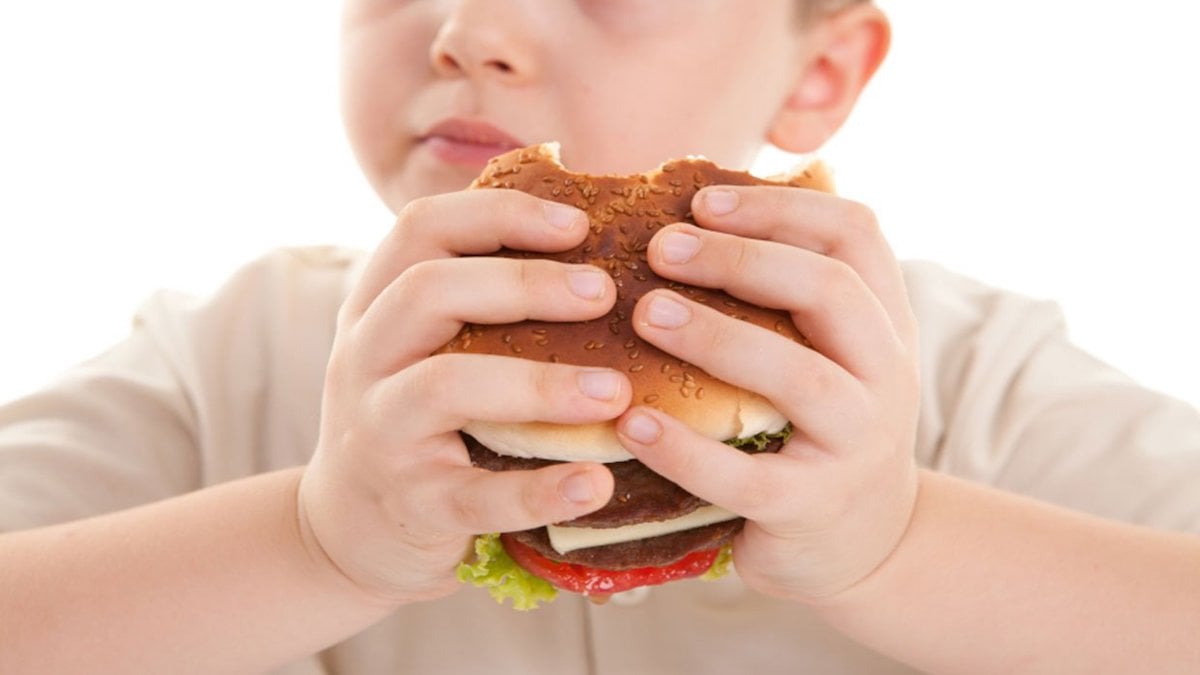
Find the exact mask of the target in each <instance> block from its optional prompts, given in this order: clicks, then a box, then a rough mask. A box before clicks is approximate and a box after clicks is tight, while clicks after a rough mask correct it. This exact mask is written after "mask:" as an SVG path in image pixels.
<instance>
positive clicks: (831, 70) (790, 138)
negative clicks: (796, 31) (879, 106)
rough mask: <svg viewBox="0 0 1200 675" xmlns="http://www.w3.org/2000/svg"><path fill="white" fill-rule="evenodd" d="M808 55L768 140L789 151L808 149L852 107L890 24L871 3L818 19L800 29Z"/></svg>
mask: <svg viewBox="0 0 1200 675" xmlns="http://www.w3.org/2000/svg"><path fill="white" fill-rule="evenodd" d="M801 39H804V40H806V41H807V42H808V44H807V45H806V51H805V54H806V55H807V58H806V59H805V61H806V63H805V65H804V67H803V68H801V69H800V74H799V76H798V77H797V80H796V83H795V86H794V87H793V88H792V92H791V94H790V95H789V96H788V97H787V99H786V100H785V101H784V103H783V106H782V107H781V108H780V110H779V113H778V114H777V115H776V116H775V119H774V120H773V122H772V124H771V128H770V130H769V131H768V134H767V140H768V141H770V142H771V143H772V144H774V145H776V146H777V147H779V148H780V149H782V150H786V151H788V152H799V153H804V152H813V151H815V150H817V149H818V148H820V147H821V146H822V145H824V143H825V142H826V141H827V140H829V138H830V137H831V136H833V134H834V132H836V131H837V130H838V129H839V128H841V126H842V124H843V123H845V121H846V119H847V118H848V117H849V116H850V112H851V111H852V110H853V109H854V104H855V103H856V102H857V101H858V97H859V95H860V94H861V93H862V91H863V89H864V88H865V87H866V85H867V82H869V81H870V79H871V77H872V76H873V75H874V74H875V71H876V70H878V69H879V66H880V65H881V64H882V63H883V59H884V57H885V56H886V55H887V51H888V46H889V44H890V40H891V28H890V25H889V24H888V21H887V17H886V16H884V14H883V12H881V11H880V10H879V9H878V8H877V7H875V5H874V3H856V4H854V5H853V6H851V7H849V8H847V9H844V10H841V11H839V12H835V13H833V14H830V15H828V16H825V17H822V18H819V19H817V20H816V23H815V24H814V25H812V26H810V27H809V28H807V29H806V30H805V33H804V34H803V36H802V38H801Z"/></svg>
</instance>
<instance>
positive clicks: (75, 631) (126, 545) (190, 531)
mask: <svg viewBox="0 0 1200 675" xmlns="http://www.w3.org/2000/svg"><path fill="white" fill-rule="evenodd" d="M299 478H300V471H299V469H294V470H288V471H281V472H277V473H272V474H266V475H262V476H256V477H254V478H249V479H245V480H240V481H236V482H233V483H228V484H225V485H220V486H217V487H213V488H209V489H206V490H203V491H200V492H197V493H193V494H190V495H185V496H182V497H179V498H175V499H171V500H167V501H164V502H160V503H157V504H152V505H148V506H144V507H140V508H136V509H131V510H128V511H123V512H119V513H115V514H111V515H107V516H101V517H96V518H91V519H88V520H83V521H78V522H74V523H67V524H64V525H59V526H54V527H48V528H42V529H38V530H30V531H26V532H15V533H10V534H6V535H3V536H0V579H2V583H0V637H2V639H0V645H2V647H0V672H5V673H24V672H90V673H100V672H145V673H150V672H163V673H165V672H171V673H185V672H205V673H210V672H260V671H263V670H266V669H269V668H271V667H273V666H276V665H279V664H282V663H286V662H288V661H291V660H294V659H296V658H299V657H301V656H303V655H305V654H309V653H313V652H315V651H318V650H320V649H321V648H323V647H325V646H327V645H329V644H332V643H334V642H337V641H338V640H340V639H342V638H344V637H346V636H348V635H351V634H353V633H355V632H358V631H359V630H362V629H363V628H365V627H367V626H369V625H370V624H372V623H374V622H376V621H378V620H379V619H381V618H382V617H384V616H385V615H386V614H387V613H388V612H389V611H390V609H391V608H390V607H388V606H386V605H385V604H384V603H382V602H379V601H376V600H374V599H373V598H371V597H368V596H367V595H366V594H364V593H362V592H361V591H360V590H359V589H357V588H356V587H354V586H352V585H351V584H350V583H349V582H348V581H346V580H345V579H344V577H342V576H341V575H340V574H338V573H337V571H336V569H334V568H333V567H332V566H331V565H329V563H328V562H327V561H325V560H324V559H322V558H321V556H320V555H319V554H317V553H314V552H313V551H312V547H309V546H306V545H305V542H304V540H303V538H302V537H301V535H300V528H299V524H298V518H297V509H296V489H297V484H298V482H299Z"/></svg>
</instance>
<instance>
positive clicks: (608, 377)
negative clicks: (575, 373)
mask: <svg viewBox="0 0 1200 675" xmlns="http://www.w3.org/2000/svg"><path fill="white" fill-rule="evenodd" d="M578 384H579V391H581V392H583V395H584V396H587V397H588V398H594V399H596V400H597V401H611V400H613V399H614V398H616V397H617V394H619V393H621V376H620V375H617V374H616V373H614V372H612V371H611V370H585V371H583V372H582V373H579V377H578Z"/></svg>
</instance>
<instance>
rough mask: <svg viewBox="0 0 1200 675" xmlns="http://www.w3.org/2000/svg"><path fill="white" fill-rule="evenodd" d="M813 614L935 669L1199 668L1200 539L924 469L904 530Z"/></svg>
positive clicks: (891, 652)
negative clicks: (877, 563)
mask: <svg viewBox="0 0 1200 675" xmlns="http://www.w3.org/2000/svg"><path fill="white" fill-rule="evenodd" d="M818 611H819V612H821V613H823V614H824V616H825V617H826V618H827V619H828V620H829V621H830V622H831V623H833V624H834V625H836V626H837V627H839V628H840V629H841V630H843V631H844V632H846V633H847V634H849V635H850V636H852V637H854V638H856V639H858V640H860V641H862V642H864V643H866V644H868V645H870V646H872V647H874V648H876V649H878V650H880V651H882V652H884V653H886V654H889V655H891V656H893V657H895V658H898V659H901V660H903V661H906V662H909V663H911V664H913V665H916V666H917V667H919V668H921V669H923V670H927V671H930V672H942V673H972V674H974V673H988V672H994V673H1025V672H1053V673H1067V672H1086V673H1102V672H1122V673H1124V672H1135V671H1136V672H1182V671H1190V670H1191V669H1192V668H1196V667H1200V642H1198V641H1197V640H1196V636H1197V635H1200V538H1196V537H1191V536H1187V535H1180V534H1170V533H1163V532H1156V531H1151V530H1148V529H1143V528H1137V527H1132V526H1128V525H1123V524H1118V523H1113V522H1108V521H1104V520H1101V519H1098V518H1094V517H1090V516H1086V515H1081V514H1077V513H1073V512H1070V511H1067V510H1064V509H1060V508H1056V507H1053V506H1049V505H1046V504H1042V503H1039V502H1035V501H1033V500H1029V499H1025V498H1021V497H1017V496H1013V495H1009V494H1005V493H1001V492H998V491H995V490H991V489H987V488H983V487H979V486H975V485H971V484H969V483H966V482H964V481H960V480H957V479H954V478H950V477H947V476H941V475H938V474H934V473H931V472H924V473H923V474H922V476H921V489H920V493H919V496H918V500H917V505H916V510H915V511H914V514H913V519H912V522H911V524H910V526H909V530H908V532H907V533H906V534H905V536H904V538H903V539H902V541H901V542H900V544H899V546H898V547H897V549H896V550H895V552H894V553H893V554H892V556H891V557H890V558H889V559H888V560H887V561H886V562H885V563H884V564H883V565H882V566H881V567H880V568H879V569H878V570H877V571H876V572H875V573H874V574H873V575H872V576H871V577H870V578H868V579H867V580H865V581H864V582H863V583H861V584H860V585H859V586H858V587H856V588H854V589H852V590H851V591H850V592H848V593H846V594H845V595H844V596H843V597H840V598H837V599H835V600H833V601H830V602H828V603H825V604H824V605H822V606H820V607H818Z"/></svg>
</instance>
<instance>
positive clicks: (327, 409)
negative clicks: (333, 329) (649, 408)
mask: <svg viewBox="0 0 1200 675" xmlns="http://www.w3.org/2000/svg"><path fill="white" fill-rule="evenodd" d="M556 222H557V224H555V223H556ZM587 228H588V221H587V218H586V216H585V215H584V214H583V212H581V211H578V210H576V209H573V208H571V207H568V206H562V205H559V204H552V203H550V202H545V201H542V200H540V199H537V198H535V197H532V196H530V195H527V194H524V193H521V192H517V191H513V190H472V191H466V192H458V193H451V194H446V195H440V196H436V197H428V198H424V199H420V200H417V201H414V202H412V203H411V204H410V205H409V206H408V207H406V208H405V209H404V210H403V211H402V212H401V214H400V215H399V218H398V221H397V223H396V226H395V228H394V229H393V230H392V232H391V233H390V234H389V235H388V237H387V238H386V239H385V240H384V241H383V243H382V244H381V245H380V247H379V248H378V249H377V250H376V252H375V254H374V255H373V256H372V258H371V260H370V262H369V263H368V265H367V267H366V269H365V271H364V273H363V275H362V277H361V278H360V280H359V281H358V283H357V285H356V286H355V288H354V289H353V290H352V291H351V293H350V295H349V297H348V298H347V300H346V302H345V304H344V305H343V306H342V308H341V311H340V313H339V316H338V326H337V336H336V338H335V340H334V346H333V352H332V355H331V357H330V361H329V365H328V368H327V371H326V377H325V387H324V392H323V399H322V407H321V430H320V435H319V439H318V446H317V448H316V452H315V454H314V455H313V457H312V460H311V461H310V462H309V464H308V466H307V468H306V469H305V473H304V476H303V479H302V480H301V484H300V493H299V503H298V508H299V511H300V523H301V534H302V536H304V538H305V541H306V542H307V543H308V544H309V545H310V546H311V547H313V548H316V549H319V550H318V551H316V552H317V553H318V554H319V557H320V558H321V559H324V560H326V561H328V562H329V563H330V564H332V565H333V566H334V567H335V568H336V569H337V571H338V572H340V573H341V574H343V575H345V576H346V577H347V578H348V579H349V580H350V581H352V582H353V583H354V584H356V585H357V586H358V587H360V588H362V589H364V590H366V591H368V592H369V593H371V594H372V595H373V596H374V597H377V598H380V599H382V600H384V601H386V602H390V603H405V602H413V601H418V600H428V599H433V598H437V597H441V596H444V595H448V594H449V593H451V592H453V591H454V590H455V589H456V588H457V587H458V586H459V584H458V583H457V581H456V580H455V578H454V570H455V567H456V566H457V565H458V563H459V562H461V561H462V560H463V559H464V558H465V557H466V556H467V554H468V552H469V550H470V545H471V542H472V541H473V539H474V537H475V535H477V534H480V533H486V532H504V531H514V530H523V529H528V528H533V527H538V526H541V525H545V524H547V523H551V522H558V521H563V520H570V519H572V518H576V517H578V516H580V515H583V514H585V513H588V512H590V511H594V510H596V509H598V508H600V507H601V506H603V505H604V504H605V503H606V502H607V501H608V498H609V496H610V494H611V493H612V475H611V474H610V473H609V472H608V471H607V470H606V469H604V468H603V466H601V465H599V464H595V463H564V464H555V465H552V466H548V467H546V468H543V469H539V470H536V471H506V472H499V473H492V472H490V471H486V470H484V469H479V468H475V467H472V466H471V464H470V461H469V460H468V457H467V452H466V448H465V447H464V445H463V443H462V441H461V438H460V437H459V434H458V430H459V429H460V428H461V427H462V426H463V425H464V424H465V423H466V422H467V421H468V420H488V421H514V422H515V421H534V420H541V421H548V422H557V423H566V424H579V423H587V422H597V421H602V420H608V419H613V418H616V417H617V416H618V415H620V414H621V412H623V411H624V410H625V409H626V408H627V407H628V405H629V401H630V397H631V386H630V383H629V381H628V379H627V378H626V377H625V376H624V375H623V374H620V373H618V372H616V371H608V370H601V369H596V368H581V367H575V366H570V365H565V364H547V363H539V362H534V361H529V360H524V359H519V358H510V357H501V356H482V355H473V354H443V355H438V356H430V354H431V353H432V352H433V351H435V350H436V349H438V348H439V347H441V346H442V345H443V344H445V343H446V342H448V341H449V340H450V339H451V338H453V337H454V336H455V335H456V334H457V333H458V331H459V330H460V328H461V327H462V325H463V324H464V323H480V324H494V323H508V322H515V321H522V320H525V319H538V320H545V321H581V320H587V319H593V318H596V317H600V316H603V315H604V314H605V313H606V312H607V311H608V310H609V309H610V308H611V307H612V305H613V303H614V301H615V297H616V289H615V287H614V284H613V281H612V279H611V278H609V276H608V275H607V274H606V273H604V272H603V271H601V270H599V269H598V268H595V267H591V266H587V265H567V264H562V263H557V262H551V261H548V260H537V259H535V260H517V259H509V258H496V257H459V256H460V255H479V254H486V253H490V252H494V251H496V250H498V249H499V248H500V247H502V246H503V247H509V248H514V249H524V250H530V251H545V252H551V251H562V250H566V249H569V248H571V247H573V246H576V245H578V244H579V243H580V242H582V241H583V239H584V237H585V235H586V233H587Z"/></svg>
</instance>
